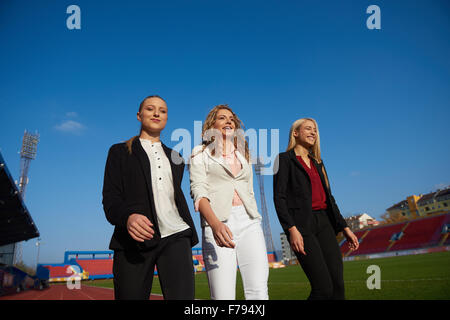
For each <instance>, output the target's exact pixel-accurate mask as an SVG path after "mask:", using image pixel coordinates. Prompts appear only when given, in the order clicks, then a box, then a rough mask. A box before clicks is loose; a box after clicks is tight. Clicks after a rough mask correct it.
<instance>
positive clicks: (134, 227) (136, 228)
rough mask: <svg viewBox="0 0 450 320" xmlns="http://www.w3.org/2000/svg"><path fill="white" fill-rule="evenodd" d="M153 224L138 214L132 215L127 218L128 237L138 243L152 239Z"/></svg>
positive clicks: (153, 232)
mask: <svg viewBox="0 0 450 320" xmlns="http://www.w3.org/2000/svg"><path fill="white" fill-rule="evenodd" d="M152 227H153V224H152V223H151V222H150V220H149V219H148V218H147V217H146V216H144V215H142V214H139V213H133V214H131V215H130V216H129V217H128V221H127V230H128V233H129V234H130V236H131V237H132V238H133V239H134V240H136V241H139V242H144V240H151V239H153V235H154V234H155V231H153V228H152Z"/></svg>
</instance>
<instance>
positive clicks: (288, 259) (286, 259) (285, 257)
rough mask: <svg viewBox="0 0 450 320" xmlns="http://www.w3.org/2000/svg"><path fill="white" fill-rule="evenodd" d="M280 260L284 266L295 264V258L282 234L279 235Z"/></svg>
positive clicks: (284, 235)
mask: <svg viewBox="0 0 450 320" xmlns="http://www.w3.org/2000/svg"><path fill="white" fill-rule="evenodd" d="M280 240H281V252H282V260H281V262H283V263H284V264H285V265H290V264H297V263H298V261H297V257H296V256H295V253H294V251H293V250H292V248H291V245H290V244H289V241H288V239H287V237H286V234H285V233H284V232H282V233H280Z"/></svg>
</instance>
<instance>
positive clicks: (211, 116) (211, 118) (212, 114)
mask: <svg viewBox="0 0 450 320" xmlns="http://www.w3.org/2000/svg"><path fill="white" fill-rule="evenodd" d="M222 109H226V110H228V111H230V112H231V114H232V115H233V122H234V127H235V130H238V129H243V128H244V124H243V123H242V121H241V120H240V119H239V117H238V116H237V115H236V114H235V113H234V112H233V110H232V109H231V108H230V107H229V106H228V105H227V104H219V105H217V106H215V107H214V108H212V109H211V111H209V113H208V115H207V116H206V120H205V122H204V123H203V127H202V145H203V148H202V151H201V152H203V150H205V148H206V147H207V146H208V145H209V144H211V143H212V142H214V136H213V137H211V140H204V139H205V133H206V132H207V131H208V130H209V129H211V128H213V126H214V123H215V122H216V117H217V113H218V112H219V110H222ZM239 139H242V140H241V141H239ZM238 143H243V144H244V147H245V155H244V156H245V159H246V160H247V161H248V162H250V151H249V149H248V143H247V140H245V138H244V136H243V135H242V136H241V135H240V134H237V135H236V136H235V137H234V139H233V144H234V147H235V148H236V149H237V148H238ZM212 154H213V155H214V149H213V150H212ZM194 156H195V155H192V157H194Z"/></svg>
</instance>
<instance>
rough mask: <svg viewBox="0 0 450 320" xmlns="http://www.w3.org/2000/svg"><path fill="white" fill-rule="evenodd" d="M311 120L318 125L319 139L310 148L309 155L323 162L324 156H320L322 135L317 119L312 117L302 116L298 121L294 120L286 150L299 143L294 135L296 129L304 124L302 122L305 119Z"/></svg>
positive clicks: (318, 161)
mask: <svg viewBox="0 0 450 320" xmlns="http://www.w3.org/2000/svg"><path fill="white" fill-rule="evenodd" d="M307 120H309V121H311V122H313V123H314V125H315V126H316V130H317V139H316V142H315V143H314V145H313V146H312V147H311V148H310V149H309V155H310V156H311V157H313V158H314V160H316V161H317V163H321V162H322V158H321V157H320V135H319V126H318V125H317V122H316V120H314V119H312V118H301V119H298V120H296V121H294V123H293V124H292V126H291V130H290V131H289V143H288V146H287V148H286V151H289V150H292V149H294V148H295V146H296V145H297V141H296V140H295V137H294V131H297V130H299V129H300V127H301V126H302V124H303V123H304V122H305V121H307Z"/></svg>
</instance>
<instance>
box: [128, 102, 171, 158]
mask: <svg viewBox="0 0 450 320" xmlns="http://www.w3.org/2000/svg"><path fill="white" fill-rule="evenodd" d="M150 98H158V99H161V100H162V101H164V102H166V100H164V99H163V98H161V97H160V96H158V95H157V94H154V95H151V96H148V97H146V98H145V99H144V100H142V102H141V104H140V105H139V111H138V112H141V110H142V107H143V106H144V102H145V101H146V100H147V99H150ZM140 131H142V126H141V130H140ZM137 137H139V135H137V136H134V137H132V138H130V139H128V140H127V141H126V142H125V145H126V146H127V149H128V153H129V154H131V151H132V149H131V147H132V145H133V141H134V140H135V139H136V138H137Z"/></svg>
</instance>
